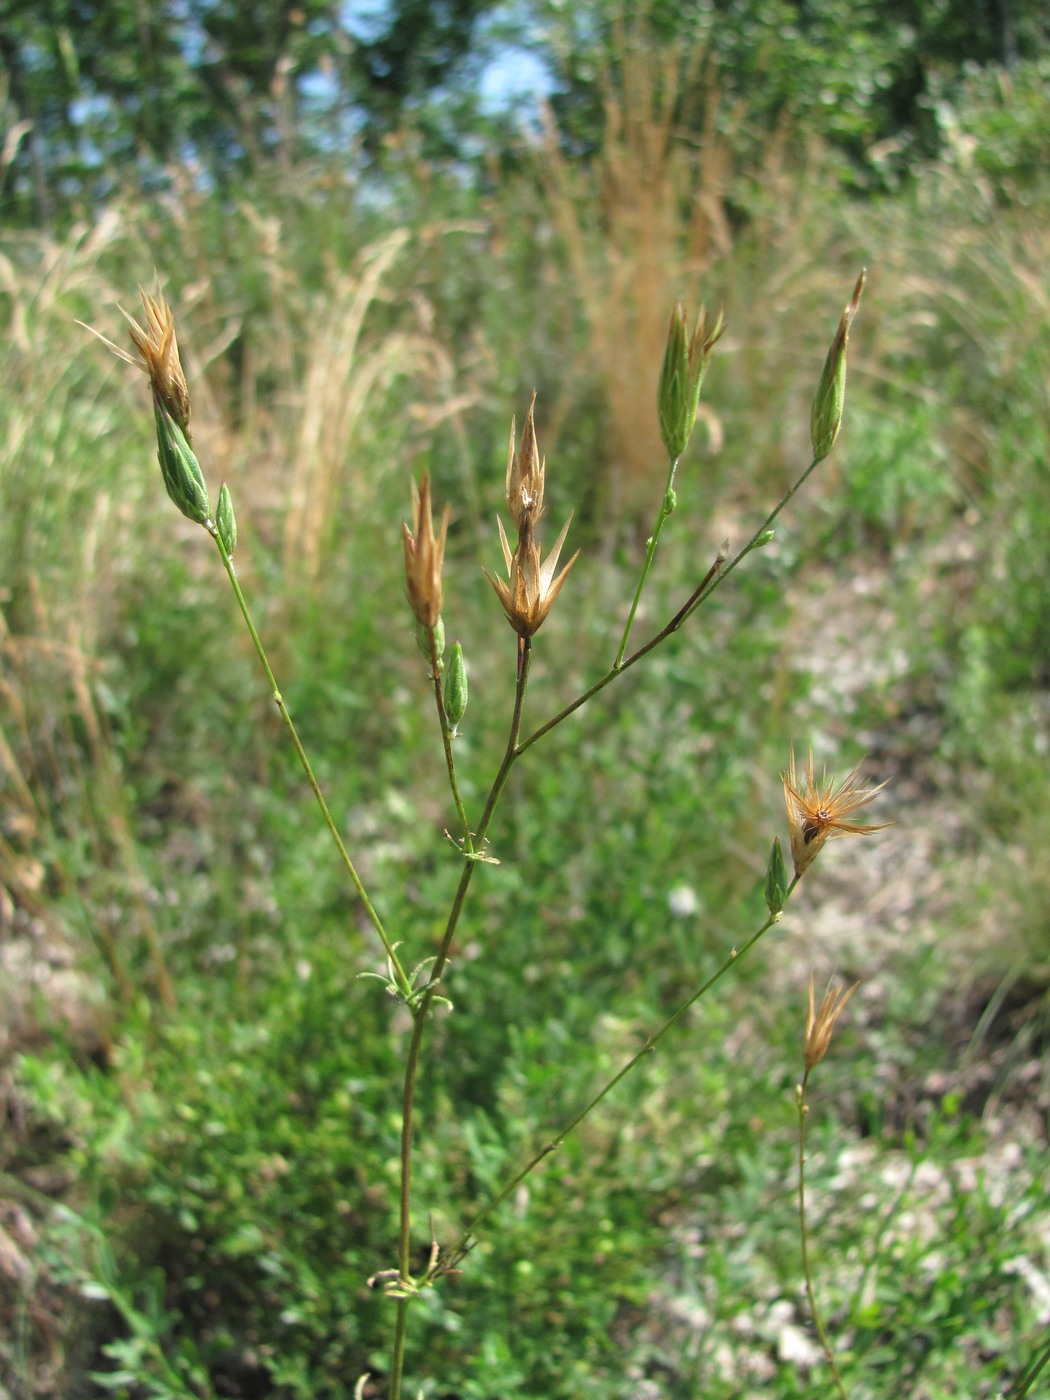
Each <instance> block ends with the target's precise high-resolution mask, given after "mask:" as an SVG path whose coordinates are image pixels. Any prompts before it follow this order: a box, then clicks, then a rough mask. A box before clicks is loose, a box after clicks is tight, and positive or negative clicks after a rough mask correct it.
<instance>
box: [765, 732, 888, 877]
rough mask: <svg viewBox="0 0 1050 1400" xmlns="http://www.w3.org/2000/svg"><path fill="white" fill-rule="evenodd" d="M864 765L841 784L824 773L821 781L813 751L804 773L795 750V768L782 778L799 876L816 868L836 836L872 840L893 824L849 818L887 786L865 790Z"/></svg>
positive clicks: (848, 775)
mask: <svg viewBox="0 0 1050 1400" xmlns="http://www.w3.org/2000/svg"><path fill="white" fill-rule="evenodd" d="M859 773H860V764H859V763H858V764H857V766H856V768H854V769H852V770H851V771H850V772H849V773H847V774H846V776H845V777H844V778H843V779H842V780H841V782H838V783H836V782H835V780H834V779H831V780H830V781H829V779H828V776H827V773H826V772H823V773H822V774H821V776H820V780H819V781H818V780H817V776H816V771H815V769H814V766H813V750H812V749H810V751H809V762H808V764H807V765H806V767H805V768H803V769H802V770H801V771H800V772H799V771H796V768H795V750H794V749H792V750H791V764H790V766H789V768H788V771H787V772H786V773H782V774H781V777H782V778H783V782H784V805H785V806H786V808H787V818H788V827H789V828H790V831H791V856H792V859H793V860H794V862H795V874H796V875H801V874H802V872H803V871H804V870H805V869H807V867H808V866H810V865H812V863H813V861H814V860H815V859H816V857H817V854H818V853H819V851H820V848H821V846H823V844H824V842H825V841H827V840H828V839H829V837H832V836H870V835H871V834H872V833H873V832H875V831H882V830H883V829H884V828H885V827H887V826H892V825H893V823H892V822H883V823H881V825H879V826H860V825H858V824H857V823H856V822H852V821H848V820H847V818H848V817H849V816H850V815H851V814H852V813H853V812H856V811H858V810H859V809H860V808H861V807H866V806H867V805H868V803H869V802H872V801H874V799H875V797H876V795H877V794H878V793H880V792H881V791H882V789H883V788H884V787H885V786H886V784H885V783H879V785H878V787H873V788H862V787H861V786H860V785H859V783H858V781H857V778H858V774H859Z"/></svg>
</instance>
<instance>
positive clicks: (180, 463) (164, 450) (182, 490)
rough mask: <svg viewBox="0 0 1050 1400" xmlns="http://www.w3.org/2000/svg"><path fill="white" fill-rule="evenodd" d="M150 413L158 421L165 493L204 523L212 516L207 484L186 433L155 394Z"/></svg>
mask: <svg viewBox="0 0 1050 1400" xmlns="http://www.w3.org/2000/svg"><path fill="white" fill-rule="evenodd" d="M153 416H154V418H155V419H156V424H157V458H158V460H159V462H160V471H161V475H162V476H163V478H164V485H165V487H166V488H167V492H168V495H169V496H170V497H171V499H172V500H173V501H174V502H175V504H176V505H177V506H178V508H179V510H181V511H182V513H183V515H184V516H185V517H186V519H187V520H193V521H195V522H196V524H198V525H206V524H207V523H208V521H209V520H210V519H211V502H210V501H209V500H208V488H207V486H206V484H205V481H204V473H203V472H202V471H201V468H200V463H199V462H198V461H197V458H196V456H195V455H194V452H193V449H192V447H190V445H189V443H188V442H187V441H186V434H185V433H184V432H183V431H182V429H181V428H180V427H179V425H178V423H176V422H175V419H174V418H173V417H172V416H171V414H170V413H169V412H168V410H167V409H166V408H165V407H164V405H163V404H162V403H161V402H160V400H159V399H158V398H157V397H156V395H154V399H153Z"/></svg>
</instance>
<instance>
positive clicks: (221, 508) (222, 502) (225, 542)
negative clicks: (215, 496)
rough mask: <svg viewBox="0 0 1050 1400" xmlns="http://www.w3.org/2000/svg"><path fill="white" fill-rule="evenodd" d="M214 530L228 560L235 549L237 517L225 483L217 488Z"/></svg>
mask: <svg viewBox="0 0 1050 1400" xmlns="http://www.w3.org/2000/svg"><path fill="white" fill-rule="evenodd" d="M215 528H216V530H217V531H218V532H219V539H220V541H221V542H222V547H223V549H224V550H225V551H226V556H227V558H229V559H232V558H233V551H234V550H235V549H236V548H237V517H236V516H235V515H234V513H233V498H232V497H231V495H230V488H229V487H228V486H227V485H226V483H225V481H224V482H223V483H222V485H221V486H220V487H219V503H218V505H217V506H216V507H215Z"/></svg>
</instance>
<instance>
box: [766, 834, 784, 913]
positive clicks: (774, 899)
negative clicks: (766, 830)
mask: <svg viewBox="0 0 1050 1400" xmlns="http://www.w3.org/2000/svg"><path fill="white" fill-rule="evenodd" d="M787 887H788V880H787V869H786V868H785V865H784V853H783V851H782V850H781V849H780V837H779V836H775V837H774V838H773V849H772V850H771V851H770V853H769V865H768V866H767V867H766V908H767V909H768V910H769V912H770V913H771V914H772V915H773V917H774V918H776V916H777V915H778V914H779V913H780V911H781V910H782V909H783V907H784V900H785V899H786V897H787Z"/></svg>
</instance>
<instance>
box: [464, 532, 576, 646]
mask: <svg viewBox="0 0 1050 1400" xmlns="http://www.w3.org/2000/svg"><path fill="white" fill-rule="evenodd" d="M571 523H572V515H571V513H570V515H569V518H568V520H566V522H565V524H564V525H563V526H562V527H561V534H560V535H559V536H558V538H557V539H556V540H555V541H554V548H553V549H552V550H551V552H550V553H549V554H548V555H547V557H546V559H544V560H542V561H541V559H540V547H539V545H538V544H537V543H536V541H535V539H531V538H530V539H529V540H527V541H525V540H523V539H520V538H519V543H518V547H517V549H516V550H514V552H513V553H512V552H511V548H510V544H509V543H508V541H507V532H506V531H505V530H504V528H503V521H502V520H499V521H497V524H498V525H499V541H500V544H501V545H502V547H503V562H504V563H505V564H506V566H507V580H506V581H504V580H503V579H501V578H493V576H492V575H491V574H490V573H489V571H488V569H486V570H485V577H486V578H487V579H488V581H489V583H491V584H492V586H493V588H494V589H495V590H496V596H497V597H498V598H499V600H500V602H501V603H502V604H503V611H504V612H505V613H506V614H507V621H508V622H509V623H510V625H511V626H512V627H513V628H514V630H515V632H517V634H518V636H519V637H531V636H533V635H535V633H536V632H538V631H539V629H540V628H541V627H542V626H543V623H544V621H545V620H546V617H547V614H548V613H549V612H550V610H551V608H552V607H553V605H554V600H555V598H557V596H558V594H559V593H560V592H561V586H562V584H563V583H564V582H565V580H566V578H568V575H569V570H570V569H571V568H572V566H573V564H575V563H576V560H577V559H578V558H579V557H580V551H579V550H577V551H576V553H575V554H574V555H573V556H572V558H571V559H570V560H569V562H568V563H567V564H566V565H565V567H564V568H563V569H562V571H561V573H560V574H559V575H558V577H557V578H555V577H554V570H555V569H556V568H557V567H558V556H559V555H560V554H561V547H562V545H563V544H564V543H565V536H566V535H567V534H568V531H569V525H570V524H571ZM522 533H523V534H524V532H522Z"/></svg>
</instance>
